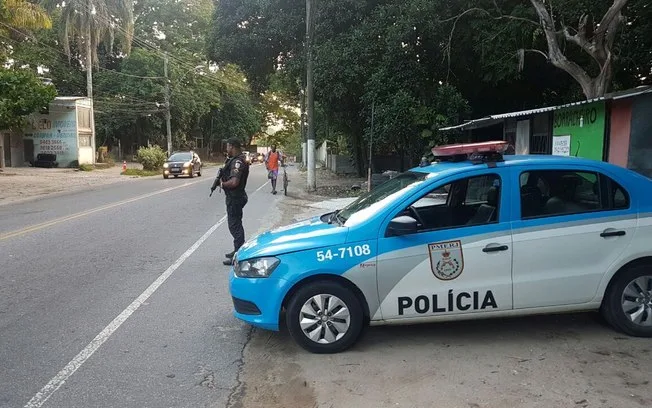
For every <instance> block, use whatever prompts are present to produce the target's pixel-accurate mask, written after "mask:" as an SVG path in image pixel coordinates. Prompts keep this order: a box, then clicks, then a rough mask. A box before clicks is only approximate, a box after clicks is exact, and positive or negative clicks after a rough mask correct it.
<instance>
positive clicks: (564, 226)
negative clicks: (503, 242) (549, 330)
mask: <svg viewBox="0 0 652 408" xmlns="http://www.w3.org/2000/svg"><path fill="white" fill-rule="evenodd" d="M513 176H514V183H513V184H512V185H513V186H514V187H515V189H514V191H513V192H512V194H513V195H514V196H518V197H520V200H518V203H517V204H516V205H515V206H514V207H513V211H514V214H512V218H514V219H515V221H514V223H513V226H512V227H513V240H514V244H513V246H514V262H513V271H514V273H513V275H514V308H515V309H521V308H533V307H546V306H562V305H573V304H582V303H587V302H590V301H591V300H592V299H594V298H595V296H596V295H597V289H598V286H599V284H600V281H601V280H602V277H603V275H604V274H605V273H606V271H607V270H608V269H609V267H610V265H612V264H613V263H614V262H615V261H616V260H617V259H618V258H619V256H620V255H621V254H622V253H623V251H624V250H625V248H626V247H627V246H628V245H629V243H630V241H631V239H632V236H633V235H634V229H635V228H636V210H635V209H634V208H632V206H631V203H630V199H629V194H628V192H627V190H626V189H625V188H624V187H623V186H622V185H621V184H619V183H618V182H617V181H616V180H614V179H613V178H611V177H609V176H608V175H607V174H605V173H604V172H601V171H598V170H597V169H595V168H591V167H588V168H584V167H576V166H572V167H570V166H569V167H539V168H521V169H518V168H515V169H514V174H513Z"/></svg>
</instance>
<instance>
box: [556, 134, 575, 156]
mask: <svg viewBox="0 0 652 408" xmlns="http://www.w3.org/2000/svg"><path fill="white" fill-rule="evenodd" d="M570 146H571V137H570V135H564V136H554V137H553V138H552V154H553V156H570Z"/></svg>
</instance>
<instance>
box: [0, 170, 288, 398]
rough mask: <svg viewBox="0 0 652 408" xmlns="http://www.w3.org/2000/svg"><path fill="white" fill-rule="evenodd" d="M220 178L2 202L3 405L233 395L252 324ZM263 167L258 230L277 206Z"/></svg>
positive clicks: (250, 207)
mask: <svg viewBox="0 0 652 408" xmlns="http://www.w3.org/2000/svg"><path fill="white" fill-rule="evenodd" d="M207 170H208V169H207ZM213 176H214V169H210V170H209V171H206V172H204V176H202V177H201V178H195V179H192V180H190V179H170V180H163V179H162V177H161V178H158V177H157V178H155V179H144V180H138V181H135V182H131V183H125V184H117V185H109V186H106V187H103V188H101V189H96V190H95V191H88V192H81V193H74V194H68V195H61V196H57V197H52V198H45V199H40V200H37V201H31V202H27V203H21V204H17V205H7V206H2V207H0V366H1V367H2V369H1V370H0V407H21V406H33V407H37V406H43V407H91V406H93V407H168V406H174V407H200V406H212V407H225V406H228V405H229V402H228V400H229V396H230V395H231V393H232V391H233V389H234V387H235V386H236V385H237V381H238V379H237V377H238V370H239V368H240V365H241V359H242V350H243V347H244V345H245V344H246V342H247V341H248V338H249V335H250V329H249V327H248V326H246V325H244V324H242V323H240V322H239V321H237V320H236V319H235V318H233V317H232V306H231V300H230V296H229V292H228V285H227V281H228V277H227V273H228V268H227V267H226V266H223V265H222V260H223V254H224V253H226V252H228V251H230V250H231V249H232V245H233V244H232V238H231V236H230V234H229V232H228V227H227V224H226V222H225V221H224V217H225V207H224V196H223V194H222V195H220V194H218V192H217V191H216V192H215V194H213V197H212V198H210V199H209V198H208V194H209V187H210V185H211V182H212V178H213ZM265 176H266V173H265V171H264V168H263V167H262V166H254V167H252V169H251V173H250V177H249V182H248V185H247V190H248V192H249V203H248V204H247V206H246V207H245V211H244V213H245V218H246V220H245V222H244V226H245V231H246V234H247V237H250V236H251V235H252V234H254V233H256V232H257V231H259V230H260V229H261V228H262V229H264V228H268V227H270V226H271V225H272V223H273V222H275V220H276V219H277V218H276V217H278V212H277V210H276V209H275V207H276V206H275V204H274V203H275V201H277V200H280V199H282V195H277V196H272V195H270V193H269V190H270V186H269V184H267V185H266V181H267V180H266V178H265ZM231 402H234V401H231Z"/></svg>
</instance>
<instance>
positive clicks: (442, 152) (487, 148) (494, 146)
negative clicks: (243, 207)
mask: <svg viewBox="0 0 652 408" xmlns="http://www.w3.org/2000/svg"><path fill="white" fill-rule="evenodd" d="M508 147H509V143H508V142H507V141H505V140H498V141H495V142H481V143H464V144H451V145H444V146H435V147H433V148H432V154H433V155H435V157H447V156H460V155H477V154H482V153H498V154H501V153H503V152H505V150H507V148H508Z"/></svg>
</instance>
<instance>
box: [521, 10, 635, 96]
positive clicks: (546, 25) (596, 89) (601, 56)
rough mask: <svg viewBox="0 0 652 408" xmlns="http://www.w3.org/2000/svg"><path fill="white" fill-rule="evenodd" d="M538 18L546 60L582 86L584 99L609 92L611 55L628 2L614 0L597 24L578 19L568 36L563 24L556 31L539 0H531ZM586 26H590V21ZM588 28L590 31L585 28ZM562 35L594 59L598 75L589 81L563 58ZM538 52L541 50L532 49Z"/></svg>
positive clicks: (583, 71)
mask: <svg viewBox="0 0 652 408" xmlns="http://www.w3.org/2000/svg"><path fill="white" fill-rule="evenodd" d="M530 2H531V3H532V6H533V7H534V9H535V11H536V13H537V15H538V16H539V23H540V25H541V28H542V29H543V32H544V33H545V36H546V42H547V44H548V54H547V58H548V59H549V60H550V62H551V63H552V64H553V65H554V66H555V67H557V68H559V69H562V70H564V71H566V72H567V73H568V74H569V75H570V76H572V77H573V79H575V81H576V82H577V83H578V84H579V85H580V86H581V87H582V91H583V92H584V96H585V97H586V99H593V98H598V97H601V96H604V94H605V93H607V92H609V91H610V90H611V82H612V79H613V62H614V58H615V56H614V54H613V53H612V49H613V44H614V41H615V37H616V33H617V31H618V28H619V27H620V25H621V24H622V23H623V21H624V17H623V16H622V14H621V10H622V9H623V7H624V6H625V4H627V0H614V2H613V4H612V5H611V7H610V8H609V10H608V11H607V12H606V13H605V15H604V16H603V17H602V20H601V21H600V23H599V24H597V25H596V27H597V28H596V29H595V31H594V30H593V27H587V20H588V19H587V17H586V16H583V17H582V18H580V23H579V27H578V28H579V30H577V34H575V35H571V34H570V31H569V30H568V27H567V26H565V25H563V24H562V29H561V30H557V27H556V26H555V21H554V20H553V16H552V15H551V14H550V13H549V12H548V9H546V5H545V4H544V2H543V1H542V0H530ZM589 25H593V23H592V22H591V23H590V24H589ZM588 28H590V29H591V30H590V32H588V31H587V29H588ZM561 35H563V37H564V38H565V39H566V41H568V42H570V43H573V44H575V45H577V46H578V47H580V48H581V49H582V51H584V52H585V53H587V54H588V55H589V56H591V57H592V58H593V60H594V61H595V62H596V63H597V64H598V66H599V68H600V73H599V74H598V75H597V76H596V77H595V78H592V77H591V76H590V75H589V74H588V73H587V72H586V71H585V70H584V69H582V67H580V66H579V65H578V64H576V63H575V62H573V61H571V60H569V59H568V58H566V56H565V55H564V52H563V51H562V47H561V46H560V43H559V38H558V37H559V36H561ZM535 51H537V52H539V53H540V51H538V50H535Z"/></svg>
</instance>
